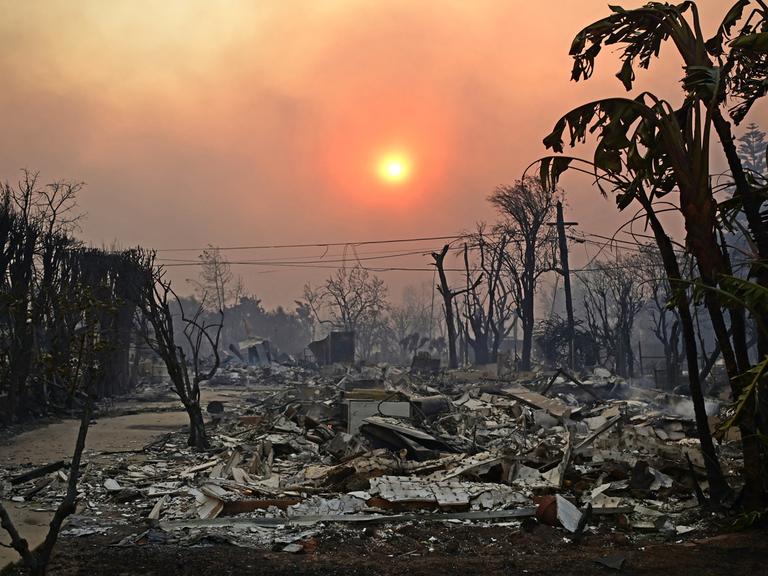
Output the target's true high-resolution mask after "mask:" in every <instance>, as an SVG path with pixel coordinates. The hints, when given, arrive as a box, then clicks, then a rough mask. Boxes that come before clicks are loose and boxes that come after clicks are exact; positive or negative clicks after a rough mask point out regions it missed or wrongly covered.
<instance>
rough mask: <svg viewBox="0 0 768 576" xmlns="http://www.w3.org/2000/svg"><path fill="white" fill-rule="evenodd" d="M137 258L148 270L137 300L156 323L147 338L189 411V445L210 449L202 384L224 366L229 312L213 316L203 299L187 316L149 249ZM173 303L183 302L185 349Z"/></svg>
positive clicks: (140, 286) (151, 321) (149, 321)
mask: <svg viewBox="0 0 768 576" xmlns="http://www.w3.org/2000/svg"><path fill="white" fill-rule="evenodd" d="M138 257H139V258H140V259H141V261H142V266H143V269H144V274H143V278H142V279H141V282H140V284H139V290H138V293H137V296H138V298H137V305H138V307H139V309H140V311H141V314H142V316H143V317H144V318H145V319H146V322H147V324H149V327H151V330H149V331H148V332H147V333H146V335H145V338H146V342H147V344H148V345H149V347H150V348H151V349H152V350H153V351H154V352H155V353H156V354H157V355H158V356H159V357H160V358H161V359H162V360H163V362H164V363H165V367H166V369H167V370H168V376H169V377H170V379H171V383H172V385H173V389H174V391H175V392H176V394H177V395H178V396H179V399H180V400H181V403H182V404H183V405H184V409H185V410H186V412H187V415H188V416H189V439H188V443H189V445H190V446H193V447H194V448H196V449H198V450H206V449H208V448H209V446H210V444H209V441H208V436H207V435H206V431H205V421H204V420H203V413H202V410H201V408H200V384H201V382H204V381H206V380H210V379H211V378H213V376H214V375H215V374H216V371H217V370H218V368H219V362H220V358H219V338H220V336H221V329H222V325H223V316H224V312H223V311H222V310H219V313H218V315H216V317H215V318H216V319H215V320H213V321H209V320H207V319H206V316H205V314H204V309H203V305H202V304H199V305H198V306H197V309H196V310H195V311H194V313H193V314H192V315H191V316H188V315H187V313H186V311H185V310H184V306H183V304H182V302H181V299H180V298H179V297H178V296H177V294H176V292H174V291H173V289H172V288H171V282H170V281H169V280H167V279H166V278H165V270H163V268H162V267H156V266H155V264H154V254H153V253H144V254H139V255H138ZM172 302H175V303H176V304H177V305H178V307H179V311H180V316H177V319H178V320H179V321H180V322H181V323H182V325H183V332H182V333H183V336H184V339H185V341H186V345H187V350H186V351H185V348H184V347H183V346H181V345H180V344H179V343H177V342H176V340H175V335H174V314H173V312H172V311H171V303H172ZM206 352H210V354H211V355H212V357H213V360H212V362H211V363H210V364H208V366H207V367H206V366H205V362H204V359H203V355H204V354H205V353H206Z"/></svg>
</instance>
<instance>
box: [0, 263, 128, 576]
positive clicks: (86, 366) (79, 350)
mask: <svg viewBox="0 0 768 576" xmlns="http://www.w3.org/2000/svg"><path fill="white" fill-rule="evenodd" d="M97 252H100V251H97ZM101 254H102V255H103V256H105V257H108V256H111V255H110V254H108V253H104V252H101ZM117 256H118V257H120V258H123V259H125V260H127V259H128V256H127V255H126V254H119V255H117ZM64 259H65V260H67V261H68V262H67V264H66V266H65V268H66V270H67V271H68V273H69V275H68V276H67V278H68V280H69V281H70V284H69V286H68V289H67V291H66V292H65V294H64V295H62V296H56V295H53V296H52V297H51V298H50V300H49V304H50V305H51V306H52V307H53V309H54V310H66V312H65V313H64V314H63V316H61V317H63V318H64V319H66V321H67V327H66V328H64V329H63V330H62V331H60V332H58V333H57V334H55V337H53V338H52V340H53V341H54V342H55V347H59V348H60V349H59V352H60V354H59V355H58V356H56V357H54V361H53V362H50V363H47V364H45V365H44V368H45V369H46V370H47V371H48V372H50V374H48V376H49V377H53V376H54V375H55V377H56V381H57V382H58V383H59V384H60V385H61V387H62V388H63V390H65V391H66V393H67V396H68V398H69V401H70V403H71V404H72V405H77V404H78V403H79V404H80V405H81V416H80V425H79V429H78V434H77V440H76V442H75V447H74V450H73V453H72V458H71V460H70V462H69V474H68V476H67V479H66V491H65V495H64V498H63V499H62V501H61V503H60V504H59V506H58V507H57V508H56V510H55V512H54V515H53V518H52V520H51V522H50V524H49V528H48V533H47V534H46V536H45V539H44V540H43V543H42V544H41V545H40V546H38V547H37V548H35V549H34V550H32V549H30V547H29V544H28V542H27V541H26V540H25V539H24V537H23V536H22V534H21V533H20V532H19V530H18V527H17V526H16V525H15V524H14V522H13V520H12V519H11V516H10V514H9V513H8V511H7V510H6V509H5V508H4V507H3V505H2V504H0V527H2V528H3V529H4V530H5V531H6V532H7V533H8V535H9V536H10V540H11V544H10V546H11V547H12V548H13V549H14V550H16V551H17V552H18V553H19V555H20V556H21V558H22V561H23V562H24V564H25V565H26V566H27V567H28V568H29V570H30V573H31V574H33V575H44V574H45V573H46V570H47V567H48V563H49V561H50V558H51V554H52V552H53V548H54V546H55V544H56V541H57V539H58V536H59V532H60V531H61V527H62V525H63V523H64V521H65V519H66V518H67V517H68V516H69V515H71V514H73V513H74V512H75V510H76V504H77V496H78V490H77V486H78V481H79V479H80V466H81V463H82V456H83V451H84V449H85V441H86V436H87V434H88V428H89V424H90V421H91V416H92V412H93V403H94V400H95V398H96V396H97V393H98V390H99V388H103V385H104V384H103V383H104V379H105V367H106V366H107V365H108V361H109V358H108V356H105V355H104V352H105V351H109V350H111V349H113V347H114V345H115V340H114V338H112V337H111V335H110V333H109V331H108V330H105V327H104V326H103V324H102V322H103V321H104V318H105V311H109V310H110V309H112V307H113V296H114V294H113V292H112V291H111V290H110V284H109V282H108V281H106V279H105V277H104V276H103V275H98V274H93V273H92V269H91V267H89V266H88V264H87V258H84V254H83V252H82V251H80V250H73V251H71V252H68V253H67V254H66V255H65V257H64ZM64 298H66V300H64ZM61 317H60V318H61ZM105 360H107V364H105ZM41 375H42V373H41Z"/></svg>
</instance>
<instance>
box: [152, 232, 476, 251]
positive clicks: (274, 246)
mask: <svg viewBox="0 0 768 576" xmlns="http://www.w3.org/2000/svg"><path fill="white" fill-rule="evenodd" d="M461 236H462V235H461V234H454V235H452V236H425V237H420V238H397V239H391V240H363V241H359V242H310V243H306V244H261V245H255V246H224V247H221V246H211V245H209V246H206V247H205V248H158V249H156V252H202V251H204V250H208V249H209V248H211V247H213V248H215V249H217V250H221V251H225V250H273V249H281V248H329V247H331V246H366V245H370V244H398V243H405V242H427V241H431V240H456V239H457V238H460V237H461Z"/></svg>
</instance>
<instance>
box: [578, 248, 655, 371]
mask: <svg viewBox="0 0 768 576" xmlns="http://www.w3.org/2000/svg"><path fill="white" fill-rule="evenodd" d="M641 266H642V261H641V259H640V258H639V257H637V256H620V257H617V258H616V260H615V261H614V262H597V263H596V264H594V265H593V267H592V268H591V269H590V270H586V271H584V272H582V273H580V274H578V278H579V279H580V280H581V283H582V285H583V287H584V312H585V315H586V320H587V325H588V327H589V331H590V333H591V334H592V336H593V338H594V339H595V341H597V342H598V343H599V344H600V346H601V348H602V349H603V351H604V352H605V354H606V360H613V364H614V368H615V370H616V373H617V374H619V376H623V377H625V378H627V377H631V376H633V375H634V355H633V353H632V330H633V328H634V324H635V318H636V317H637V315H638V314H639V313H640V311H641V310H642V309H643V307H644V306H645V303H646V285H645V283H644V282H643V279H642V277H641V276H640V275H639V274H638V270H639V269H641Z"/></svg>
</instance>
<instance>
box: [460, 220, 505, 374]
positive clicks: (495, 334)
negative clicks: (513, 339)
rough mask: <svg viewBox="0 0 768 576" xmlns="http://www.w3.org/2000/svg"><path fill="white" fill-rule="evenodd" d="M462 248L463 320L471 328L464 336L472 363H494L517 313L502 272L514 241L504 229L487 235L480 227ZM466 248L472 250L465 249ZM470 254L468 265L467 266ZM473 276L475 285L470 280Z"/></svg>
mask: <svg viewBox="0 0 768 576" xmlns="http://www.w3.org/2000/svg"><path fill="white" fill-rule="evenodd" d="M468 240H469V242H470V243H469V244H465V245H464V269H465V272H466V278H467V291H466V293H465V295H464V299H465V307H464V309H465V316H466V321H467V323H468V325H469V328H470V329H471V334H470V333H469V330H467V331H466V332H467V333H466V334H465V337H466V338H467V342H468V344H469V345H470V346H471V347H472V350H473V352H474V354H475V362H476V363H478V364H487V363H489V362H496V358H497V355H498V352H499V347H500V346H501V343H502V342H503V341H504V339H505V338H506V337H507V336H508V335H509V332H510V331H511V330H512V327H513V326H514V324H513V323H512V318H513V317H514V316H515V312H516V310H517V306H516V301H515V298H514V296H513V293H514V287H513V286H512V285H511V282H510V280H511V277H510V276H509V275H507V274H506V273H505V270H506V267H507V265H508V259H509V250H510V245H511V244H512V243H513V242H514V238H513V237H512V235H511V234H510V231H509V230H508V228H507V227H506V226H497V227H496V228H495V229H494V230H492V231H491V232H490V233H487V232H486V230H485V226H484V225H479V226H478V228H477V231H476V232H474V233H473V234H471V235H469V236H468ZM469 246H471V247H472V249H471V250H470V249H469ZM470 255H471V256H472V258H471V262H472V263H471V264H470ZM475 275H477V278H478V280H480V281H478V282H475V283H474V284H473V283H472V281H471V278H472V276H475Z"/></svg>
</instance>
